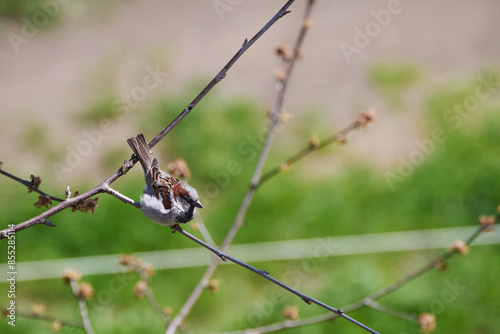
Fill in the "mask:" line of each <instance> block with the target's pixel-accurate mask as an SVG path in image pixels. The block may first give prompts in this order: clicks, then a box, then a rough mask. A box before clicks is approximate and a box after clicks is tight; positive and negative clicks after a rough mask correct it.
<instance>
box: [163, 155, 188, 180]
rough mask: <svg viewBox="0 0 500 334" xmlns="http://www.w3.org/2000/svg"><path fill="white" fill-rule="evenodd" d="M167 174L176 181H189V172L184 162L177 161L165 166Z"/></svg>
mask: <svg viewBox="0 0 500 334" xmlns="http://www.w3.org/2000/svg"><path fill="white" fill-rule="evenodd" d="M167 168H168V172H169V173H170V174H172V175H173V176H174V177H176V178H178V179H189V178H190V177H191V171H190V170H189V168H188V166H187V164H186V161H184V160H182V159H177V160H175V161H174V162H171V163H169V164H168V166H167Z"/></svg>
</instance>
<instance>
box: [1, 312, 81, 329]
mask: <svg viewBox="0 0 500 334" xmlns="http://www.w3.org/2000/svg"><path fill="white" fill-rule="evenodd" d="M3 309H5V308H3ZM16 316H19V317H23V318H29V319H36V320H42V321H47V322H54V321H59V322H60V324H61V326H68V327H75V328H82V329H83V328H84V327H83V323H81V322H78V321H73V320H63V319H60V318H55V317H51V316H49V315H44V314H41V315H38V314H34V313H29V312H22V311H17V310H16Z"/></svg>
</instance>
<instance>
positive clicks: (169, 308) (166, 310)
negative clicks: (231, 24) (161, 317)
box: [163, 306, 174, 315]
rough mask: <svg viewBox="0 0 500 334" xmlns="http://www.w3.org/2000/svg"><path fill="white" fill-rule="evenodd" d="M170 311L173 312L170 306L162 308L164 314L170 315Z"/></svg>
mask: <svg viewBox="0 0 500 334" xmlns="http://www.w3.org/2000/svg"><path fill="white" fill-rule="evenodd" d="M172 312H174V309H173V308H172V306H165V308H164V309H163V313H165V314H166V315H171V314H172Z"/></svg>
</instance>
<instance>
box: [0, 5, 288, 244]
mask: <svg viewBox="0 0 500 334" xmlns="http://www.w3.org/2000/svg"><path fill="white" fill-rule="evenodd" d="M294 1H295V0H289V1H288V2H287V3H286V4H285V5H284V6H283V7H282V8H281V9H280V10H279V11H278V13H277V14H276V15H275V16H274V17H273V18H272V19H271V20H270V21H269V22H268V23H267V24H266V25H265V26H264V27H263V28H262V29H261V30H260V31H259V32H258V33H257V34H256V35H255V36H254V37H253V38H252V39H251V40H250V41H248V40H246V39H245V41H244V43H243V45H242V47H241V48H240V50H239V51H238V52H237V53H236V54H235V55H234V56H233V58H231V60H230V61H229V62H228V63H227V64H226V66H224V68H223V69H222V70H221V71H220V72H219V73H218V74H217V75H216V76H215V78H214V79H213V80H212V81H211V82H210V83H209V84H208V85H207V86H206V87H205V88H204V89H203V90H202V91H201V93H200V94H198V96H197V97H196V98H195V99H194V100H193V101H192V102H191V103H190V104H189V105H188V106H187V107H186V108H185V109H184V110H183V111H182V112H181V113H180V114H179V115H178V116H177V117H176V118H175V119H174V120H173V121H172V122H171V123H170V124H169V125H168V126H167V127H166V128H165V129H163V130H162V131H161V132H160V133H159V134H158V135H157V136H156V137H155V138H154V139H153V140H152V141H151V142H150V143H149V147H150V148H152V147H153V146H155V145H156V144H157V143H158V142H159V141H160V140H161V139H163V138H164V137H165V136H166V135H167V134H168V133H169V132H170V131H172V129H173V128H174V127H175V126H176V125H177V124H179V123H180V121H181V120H182V119H183V118H184V117H186V115H187V114H188V113H189V112H190V111H191V110H192V109H193V108H194V107H195V106H196V105H197V104H198V103H199V102H200V101H201V99H203V97H205V95H207V94H208V92H209V91H210V90H211V89H212V88H213V87H214V86H215V85H216V84H217V83H218V82H220V81H221V80H222V79H223V78H224V77H225V76H226V74H227V72H228V70H229V69H230V68H231V67H232V66H233V65H234V64H235V63H236V61H238V59H239V58H240V57H241V55H243V53H245V51H246V50H248V48H250V46H252V45H253V44H254V43H255V42H256V41H257V40H258V39H259V38H260V37H261V36H262V35H263V34H264V33H265V32H266V31H267V30H268V29H269V28H270V27H271V26H272V25H273V24H274V23H276V21H278V20H279V19H280V18H281V17H283V16H284V15H286V14H287V13H288V11H287V9H288V8H289V7H290V6H291V5H292V3H293V2H294ZM137 161H138V160H137V158H136V157H135V156H134V155H133V156H132V158H131V159H130V161H128V162H127V161H126V162H125V164H124V165H123V166H121V167H120V168H119V169H118V170H117V171H116V172H115V173H114V174H113V175H111V176H110V177H109V178H107V179H106V180H104V181H103V182H102V183H101V184H99V185H98V186H96V187H95V188H93V189H90V190H89V191H87V192H85V193H83V194H81V195H79V196H76V197H74V198H71V199H66V200H65V201H62V202H61V203H60V204H58V205H56V206H54V207H52V208H50V209H49V210H47V211H45V212H43V213H41V214H39V215H38V216H36V217H33V218H31V219H29V220H27V221H24V222H22V223H19V224H17V225H16V226H14V228H13V229H4V230H0V239H3V238H6V237H7V236H8V233H9V232H12V231H13V232H18V231H21V230H24V229H26V228H28V227H31V226H35V225H38V224H43V223H45V221H46V220H47V218H48V217H50V216H52V215H54V214H56V213H58V212H60V211H62V210H64V209H67V208H68V207H71V206H73V205H76V204H78V202H80V201H82V200H85V199H87V198H90V197H92V196H94V195H96V194H99V193H103V192H108V191H107V187H108V186H109V185H110V184H111V183H113V182H114V181H116V180H117V179H118V178H119V177H121V176H123V175H125V174H126V173H127V172H128V170H129V169H131V168H132V167H133V166H134V165H135V164H136V163H137ZM0 171H1V169H0ZM134 206H135V205H134Z"/></svg>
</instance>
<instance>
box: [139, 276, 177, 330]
mask: <svg viewBox="0 0 500 334" xmlns="http://www.w3.org/2000/svg"><path fill="white" fill-rule="evenodd" d="M140 275H141V279H142V280H143V281H145V282H146V283H147V287H146V291H145V294H146V298H147V299H148V302H149V304H151V306H152V307H153V309H154V310H155V312H156V313H157V314H158V315H159V316H160V317H161V318H162V320H163V323H164V324H165V326H168V324H169V323H170V317H169V316H168V315H167V314H166V313H165V312H164V311H163V309H162V307H161V305H160V303H158V300H157V299H156V297H155V295H154V293H153V289H151V286H150V279H149V275H148V273H147V272H146V271H141V272H140Z"/></svg>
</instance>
